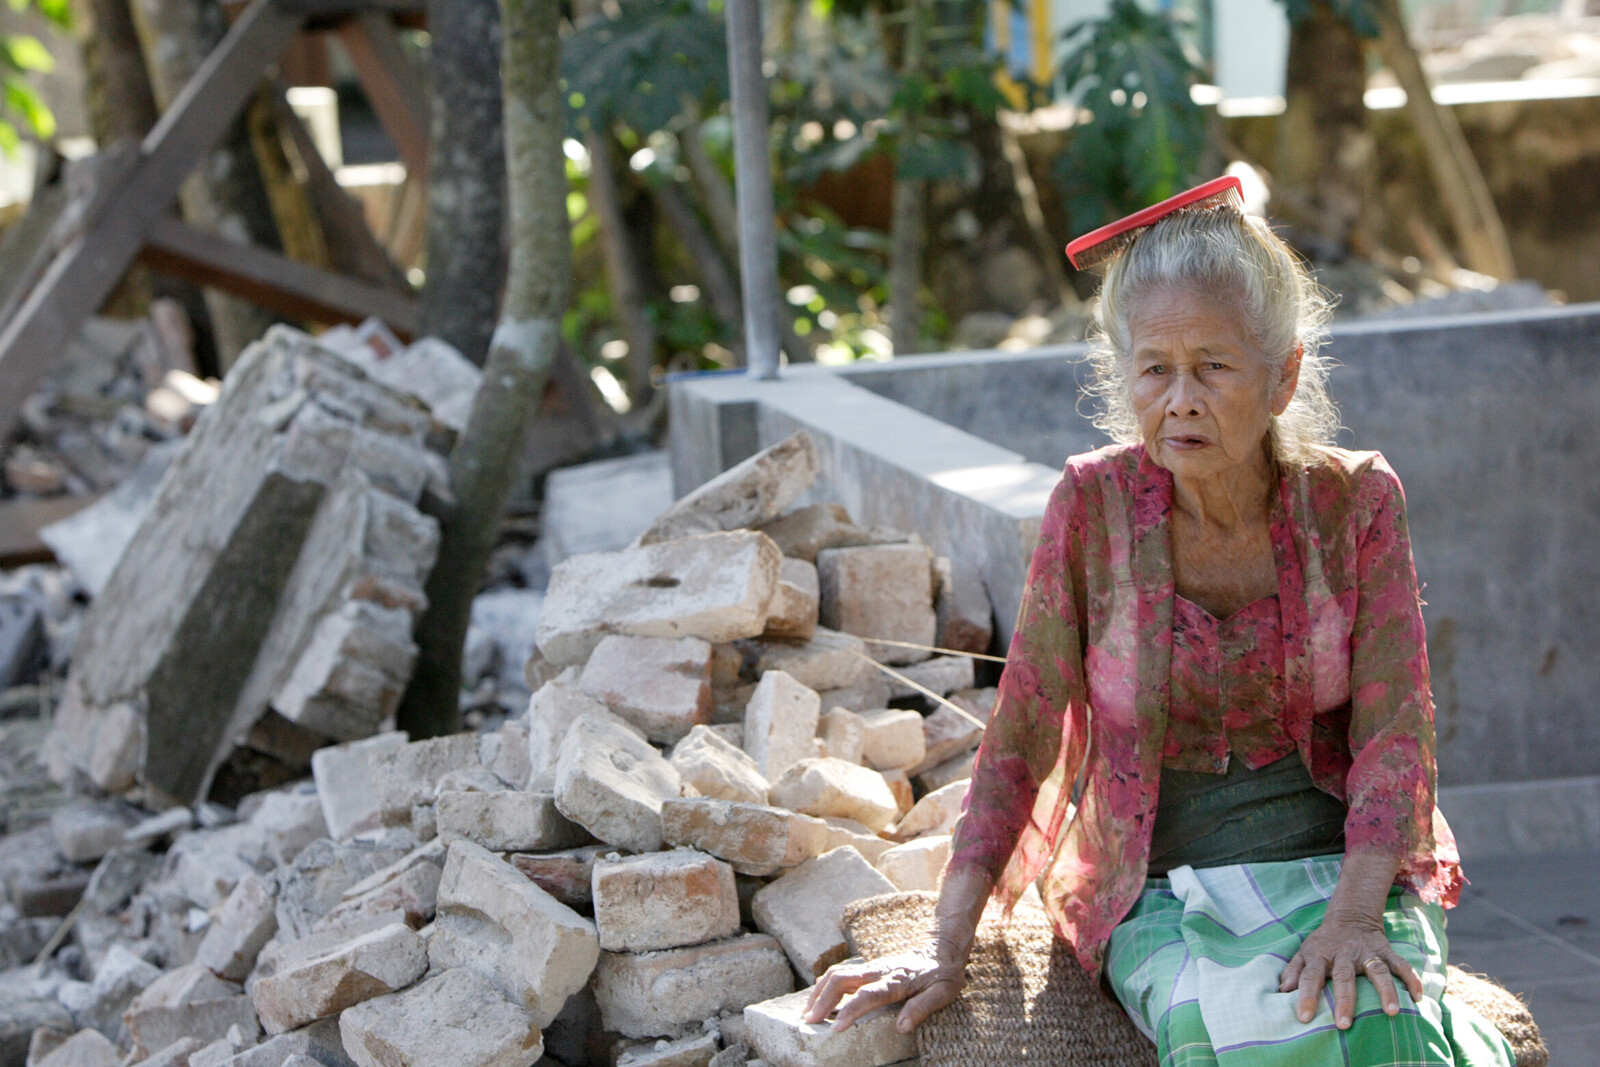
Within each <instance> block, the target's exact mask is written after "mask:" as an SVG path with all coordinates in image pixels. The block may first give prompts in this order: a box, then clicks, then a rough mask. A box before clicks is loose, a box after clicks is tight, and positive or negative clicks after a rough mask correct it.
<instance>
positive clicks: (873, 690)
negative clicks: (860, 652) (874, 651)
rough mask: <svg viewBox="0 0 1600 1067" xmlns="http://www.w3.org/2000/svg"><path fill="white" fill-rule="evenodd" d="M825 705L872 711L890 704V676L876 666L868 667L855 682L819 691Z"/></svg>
mask: <svg viewBox="0 0 1600 1067" xmlns="http://www.w3.org/2000/svg"><path fill="white" fill-rule="evenodd" d="M817 695H818V696H820V697H821V698H822V703H823V706H824V707H829V708H835V707H837V708H845V709H846V710H848V711H856V712H861V711H871V710H872V709H873V708H883V707H887V706H888V705H889V678H888V676H887V675H885V674H883V673H882V672H881V671H879V670H878V669H877V668H875V667H868V668H867V670H866V673H864V674H862V676H861V677H860V678H858V679H857V680H856V681H855V682H853V683H851V684H850V685H847V686H842V687H840V688H837V689H823V690H821V691H820V692H818V693H817Z"/></svg>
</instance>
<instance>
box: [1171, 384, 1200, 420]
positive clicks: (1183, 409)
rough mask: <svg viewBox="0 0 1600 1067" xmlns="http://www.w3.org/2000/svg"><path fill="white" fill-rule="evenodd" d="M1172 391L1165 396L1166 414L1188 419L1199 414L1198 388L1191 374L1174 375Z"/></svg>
mask: <svg viewBox="0 0 1600 1067" xmlns="http://www.w3.org/2000/svg"><path fill="white" fill-rule="evenodd" d="M1172 379H1173V381H1172V391H1171V392H1170V393H1169V394H1168V395H1167V414H1168V415H1170V416H1173V417H1175V418H1189V417H1192V416H1195V415H1199V414H1200V413H1201V404H1200V398H1199V392H1200V390H1199V387H1198V385H1197V383H1196V382H1195V380H1194V375H1192V374H1183V373H1179V374H1174V375H1173V376H1172Z"/></svg>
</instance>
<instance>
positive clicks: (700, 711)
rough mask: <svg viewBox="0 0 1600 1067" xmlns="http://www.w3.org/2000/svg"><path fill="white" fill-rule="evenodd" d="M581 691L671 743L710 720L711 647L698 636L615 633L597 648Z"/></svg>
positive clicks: (657, 739)
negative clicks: (650, 635)
mask: <svg viewBox="0 0 1600 1067" xmlns="http://www.w3.org/2000/svg"><path fill="white" fill-rule="evenodd" d="M578 688H579V689H582V690H583V691H584V692H585V693H587V694H589V695H590V696H592V697H594V698H595V699H596V700H600V701H602V702H604V703H605V704H606V706H607V707H609V708H610V709H611V710H612V711H614V712H616V714H618V715H619V716H621V717H622V718H624V719H626V720H628V721H629V722H631V723H633V724H634V725H635V726H637V727H639V729H641V730H643V731H644V734H645V736H646V737H647V738H649V739H650V740H651V741H653V742H655V743H656V744H662V745H670V744H672V743H673V742H674V741H677V740H679V739H680V738H682V737H683V736H684V735H685V734H687V733H688V732H689V731H690V730H691V729H692V728H693V727H695V726H697V725H700V724H702V723H707V722H710V721H711V645H710V644H709V643H708V642H706V641H702V640H701V639H700V638H698V637H679V638H666V637H628V636H624V635H620V634H613V635H612V636H610V637H607V638H605V639H604V640H602V641H601V642H600V644H599V645H598V646H596V648H595V650H594V653H593V654H592V655H591V656H590V657H589V662H588V663H587V664H585V665H584V668H583V675H582V676H581V677H580V678H579V679H578Z"/></svg>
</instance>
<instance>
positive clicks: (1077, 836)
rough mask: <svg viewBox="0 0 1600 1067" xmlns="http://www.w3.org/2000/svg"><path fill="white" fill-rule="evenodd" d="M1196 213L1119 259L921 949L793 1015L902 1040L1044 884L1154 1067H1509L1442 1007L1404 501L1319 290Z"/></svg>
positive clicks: (1207, 202)
mask: <svg viewBox="0 0 1600 1067" xmlns="http://www.w3.org/2000/svg"><path fill="white" fill-rule="evenodd" d="M1196 194H1197V195H1190V196H1189V197H1188V198H1187V202H1188V204H1189V205H1190V206H1178V207H1177V208H1176V209H1175V210H1173V209H1172V208H1173V205H1172V204H1171V202H1169V204H1168V205H1158V207H1157V208H1156V209H1151V211H1149V212H1145V213H1141V216H1143V217H1140V216H1135V217H1134V218H1135V220H1136V221H1138V222H1140V223H1141V225H1140V226H1137V227H1133V228H1130V227H1127V226H1124V227H1122V230H1121V232H1120V233H1118V235H1117V236H1116V238H1115V243H1116V244H1117V245H1118V246H1120V247H1118V248H1117V250H1116V255H1117V258H1116V259H1115V260H1114V262H1113V263H1112V265H1111V266H1110V267H1109V269H1108V271H1107V273H1106V276H1105V280H1104V284H1103V287H1102V290H1101V296H1100V308H1099V312H1098V326H1099V330H1098V337H1097V341H1096V344H1095V345H1094V347H1093V351H1092V356H1093V359H1094V361H1095V366H1096V370H1097V380H1098V394H1099V397H1100V399H1101V401H1102V403H1103V410H1102V413H1101V417H1100V419H1099V420H1098V421H1097V425H1099V426H1101V427H1102V428H1103V429H1105V430H1107V431H1109V432H1110V434H1111V436H1112V437H1113V438H1114V439H1116V440H1117V441H1118V442H1120V443H1119V444H1115V445H1112V446H1109V447H1106V448H1102V449H1100V450H1099V451H1096V452H1091V453H1088V454H1086V455H1081V456H1075V457H1073V458H1072V459H1071V460H1069V461H1068V462H1067V466H1066V472H1065V474H1064V476H1063V477H1062V479H1061V482H1060V484H1059V485H1058V486H1057V487H1056V489H1055V492H1054V494H1053V495H1052V497H1051V500H1050V503H1049V505H1048V507H1047V510H1046V512H1045V515H1044V519H1043V522H1042V526H1041V530H1040V539H1039V545H1038V549H1037V551H1036V552H1035V553H1034V556H1033V562H1032V566H1031V568H1030V572H1029V577H1028V585H1027V590H1026V593H1025V596H1024V600H1023V604H1022V608H1021V612H1020V615H1019V617H1018V621H1017V627H1016V633H1015V636H1014V637H1013V639H1012V643H1011V649H1010V654H1009V658H1008V661H1007V665H1006V669H1005V674H1004V676H1003V678H1002V680H1001V683H1000V700H999V703H998V705H997V707H996V708H995V711H994V713H993V715H992V717H991V719H990V722H989V726H988V730H987V732H986V736H985V738H984V742H983V747H982V749H981V750H980V751H979V754H978V759H977V763H976V765H975V767H974V769H973V776H972V783H971V787H970V791H969V793H968V797H967V810H966V813H965V816H964V817H963V819H962V820H961V823H960V825H959V828H958V829H957V831H956V834H955V839H954V841H953V844H952V849H951V856H950V862H949V866H948V868H947V869H946V872H945V876H944V881H943V884H942V887H941V890H940V894H939V903H938V907H937V912H936V914H937V920H936V928H935V929H934V930H933V931H932V932H931V933H930V935H929V937H928V939H927V942H926V944H925V946H924V947H923V948H922V949H920V950H919V951H917V952H914V953H911V954H909V955H903V956H897V957H891V958H888V959H883V960H878V961H874V962H871V963H865V964H845V965H840V966H837V967H834V968H833V969H832V970H830V971H829V972H828V973H827V974H826V975H825V976H824V977H823V978H822V980H821V981H820V982H819V983H818V985H817V987H816V989H815V990H814V993H813V996H812V1000H811V1007H810V1015H809V1017H810V1018H811V1019H812V1020H813V1021H821V1020H822V1019H824V1018H826V1017H827V1016H828V1015H829V1014H830V1013H831V1012H832V1011H833V1010H834V1008H835V1006H836V1005H839V1004H840V1002H841V1000H842V999H843V998H846V997H848V998H849V999H848V1000H845V1001H844V1003H843V1006H842V1007H841V1008H840V1010H839V1012H838V1018H837V1021H836V1022H835V1026H836V1027H839V1028H843V1027H847V1026H849V1025H850V1024H851V1023H852V1022H854V1021H855V1020H857V1019H859V1018H861V1017H862V1016H863V1015H865V1014H866V1013H868V1012H870V1011H873V1010H875V1009H877V1008H879V1007H882V1006H884V1005H886V1004H892V1003H896V1002H899V1001H906V1003H905V1005H904V1007H903V1008H901V1009H900V1012H899V1027H900V1029H902V1030H910V1029H911V1028H913V1027H915V1026H916V1025H917V1024H918V1023H920V1022H921V1021H922V1020H923V1019H925V1018H926V1017H927V1016H928V1015H929V1014H930V1013H932V1012H934V1011H936V1010H938V1009H939V1008H940V1007H942V1006H944V1005H945V1004H948V1003H949V1002H950V1001H951V1000H953V999H954V998H955V997H956V995H957V994H958V993H959V991H960V989H961V987H962V984H963V971H964V966H965V962H966V957H967V953H968V950H969V947H970V945H971V943H972V939H973V936H974V931H975V930H976V927H977V924H978V920H979V917H980V915H981V914H982V912H983V910H984V907H985V904H986V903H987V902H988V901H989V900H990V898H991V896H992V897H994V898H997V900H998V901H999V902H1000V903H1001V904H1002V905H1004V907H1005V908H1006V909H1007V910H1008V911H1009V909H1010V908H1011V906H1012V905H1014V904H1015V903H1016V902H1017V901H1018V899H1019V898H1020V897H1021V896H1022V894H1023V892H1024V890H1026V889H1027V888H1028V887H1029V886H1030V885H1032V884H1035V883H1036V884H1037V885H1038V887H1039V889H1040V890H1041V893H1042V896H1043V902H1044V905H1045V908H1046V910H1047V912H1048V914H1049V916H1050V918H1051V920H1052V924H1053V925H1054V927H1055V930H1056V932H1057V934H1058V936H1060V937H1062V938H1064V939H1066V940H1067V941H1068V942H1069V943H1070V944H1071V945H1072V946H1073V949H1074V951H1075V953H1076V955H1077V958H1078V960H1079V962H1080V963H1081V964H1082V966H1083V967H1084V969H1085V970H1086V971H1088V972H1089V973H1090V974H1091V975H1094V976H1100V975H1102V974H1103V975H1104V977H1105V979H1106V981H1107V983H1108V984H1109V986H1110V988H1111V990H1112V991H1113V992H1114V993H1115V994H1116V996H1117V998H1118V999H1119V1001H1120V1002H1121V1004H1122V1006H1123V1008H1124V1009H1125V1010H1126V1011H1127V1012H1128V1014H1129V1015H1130V1016H1131V1018H1132V1019H1133V1021H1134V1023H1135V1024H1136V1025H1137V1026H1138V1027H1139V1029H1140V1030H1142V1031H1143V1032H1144V1033H1145V1035H1146V1036H1148V1037H1149V1038H1150V1039H1151V1040H1153V1041H1154V1042H1155V1043H1156V1046H1157V1052H1158V1055H1159V1058H1160V1062H1161V1063H1162V1064H1163V1065H1166V1064H1183V1065H1191V1064H1247V1065H1256V1064H1295V1065H1317V1064H1327V1065H1330V1067H1331V1065H1335V1064H1337V1065H1354V1067H1362V1065H1369V1067H1376V1065H1380V1064H1385V1065H1387V1064H1408V1065H1409V1064H1419V1065H1420V1064H1456V1065H1462V1064H1470V1065H1474V1067H1477V1065H1491V1064H1507V1065H1509V1064H1510V1063H1511V1052H1510V1049H1509V1046H1507V1044H1506V1042H1505V1040H1504V1039H1503V1038H1502V1037H1501V1036H1500V1035H1499V1033H1498V1032H1496V1031H1495V1030H1494V1029H1493V1027H1492V1026H1491V1025H1489V1024H1488V1023H1487V1022H1486V1021H1485V1020H1483V1018H1482V1017H1481V1016H1478V1015H1477V1014H1476V1013H1474V1012H1472V1011H1471V1009H1469V1008H1467V1007H1466V1006H1465V1005H1462V1004H1460V1003H1458V1002H1455V1001H1453V1000H1449V999H1444V998H1443V997H1442V995H1443V993H1444V983H1445V956H1446V940H1445V934H1444V914H1443V911H1442V910H1441V906H1445V907H1448V906H1451V905H1453V904H1454V902H1455V898H1456V895H1457V894H1458V892H1459V890H1460V887H1461V885H1462V884H1463V883H1462V878H1461V872H1460V869H1459V866H1458V864H1457V857H1456V851H1455V847H1454V841H1453V838H1452V836H1451V834H1450V831H1449V828H1448V827H1447V826H1446V825H1445V823H1444V821H1443V820H1442V819H1441V818H1440V817H1439V813H1438V811H1437V809H1436V808H1435V806H1434V789H1435V771H1434V732H1433V720H1432V704H1431V700H1430V697H1429V689H1428V660H1427V650H1426V646H1425V643H1424V631H1423V621H1422V614H1421V609H1420V601H1419V600H1418V595H1417V581H1416V574H1415V571H1414V568H1413V566H1412V561H1411V547H1410V543H1409V540H1408V537H1407V532H1406V519H1405V501H1404V496H1403V494H1402V492H1401V488H1400V482H1399V480H1398V479H1397V478H1396V477H1395V474H1394V472H1393V471H1392V470H1391V469H1390V468H1389V465H1388V464H1387V463H1386V462H1385V461H1384V459H1383V457H1382V456H1380V455H1378V454H1377V453H1375V452H1349V451H1344V450H1342V449H1338V448H1334V447H1331V446H1330V444H1329V442H1330V440H1331V439H1332V437H1333V433H1334V431H1335V430H1336V428H1337V426H1338V417H1337V413H1336V412H1335V410H1334V407H1333V404H1332V402H1331V401H1330V399H1329V397H1328V394H1327V392H1326V389H1325V379H1326V376H1327V364H1326V362H1325V360H1324V358H1323V357H1322V355H1321V354H1320V349H1321V346H1322V344H1323V342H1324V341H1325V339H1326V334H1327V322H1328V318H1329V306H1328V303H1327V302H1326V301H1325V300H1324V299H1323V297H1322V295H1321V291H1320V290H1319V288H1318V287H1317V285H1316V283H1315V282H1314V281H1312V279H1311V278H1310V277H1309V276H1308V274H1307V273H1306V271H1305V269H1304V267H1303V266H1302V265H1301V264H1300V262H1299V261H1298V260H1297V258H1296V257H1295V256H1294V254H1293V253H1292V252H1291V251H1290V249H1289V248H1288V247H1287V246H1286V245H1285V244H1284V243H1283V242H1282V241H1281V240H1279V239H1278V238H1277V237H1276V236H1275V235H1274V234H1273V233H1272V232H1271V231H1270V230H1269V229H1268V228H1267V227H1266V226H1265V225H1264V224H1263V223H1261V222H1260V221H1259V220H1257V219H1254V218H1249V217H1246V216H1245V215H1243V214H1242V213H1241V211H1240V210H1239V209H1238V207H1237V201H1236V200H1235V198H1234V197H1233V196H1232V195H1229V194H1228V192H1227V190H1226V189H1225V188H1220V187H1219V185H1218V183H1211V185H1210V186H1206V187H1201V190H1199V191H1196ZM1195 201H1199V202H1198V203H1195ZM1183 202H1184V201H1180V202H1179V203H1180V204H1181V203H1183ZM1152 216H1154V221H1153V223H1152ZM1074 797H1076V799H1077V803H1076V804H1074V803H1072V801H1073V799H1074ZM1402 990H1403V991H1404V992H1406V993H1407V994H1409V995H1408V996H1406V997H1404V998H1402V996H1401V995H1400V994H1401V991H1402ZM996 1051H997V1052H999V1051H1004V1050H996Z"/></svg>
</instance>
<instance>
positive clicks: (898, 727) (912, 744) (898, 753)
mask: <svg viewBox="0 0 1600 1067" xmlns="http://www.w3.org/2000/svg"><path fill="white" fill-rule="evenodd" d="M861 721H862V724H863V725H864V726H865V728H866V733H865V735H864V737H863V738H862V742H861V755H862V757H863V758H864V759H865V761H866V763H867V765H868V766H869V767H876V768H877V769H878V770H880V771H890V770H904V769H905V768H907V767H915V766H916V765H917V764H919V763H921V762H922V758H923V756H924V755H926V754H927V747H926V743H925V742H924V740H923V737H922V716H921V715H920V714H919V713H917V712H915V711H901V710H898V709H895V708H875V709H873V710H871V711H863V712H862V713H861Z"/></svg>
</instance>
